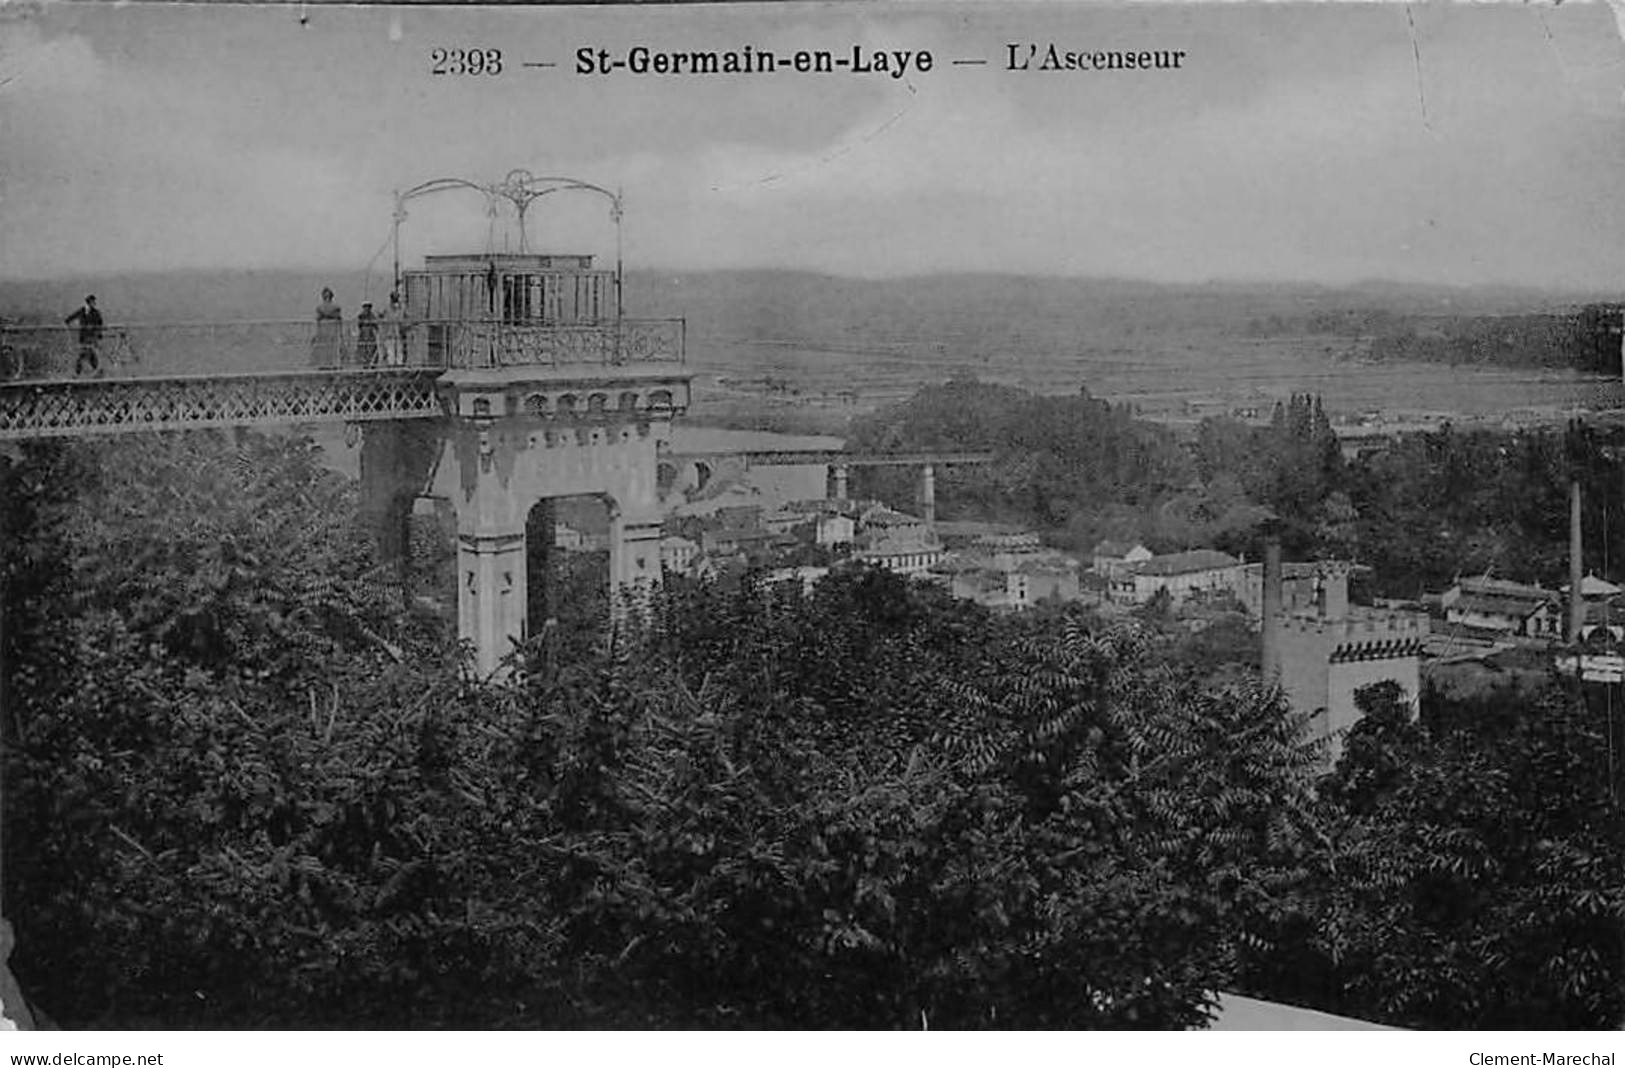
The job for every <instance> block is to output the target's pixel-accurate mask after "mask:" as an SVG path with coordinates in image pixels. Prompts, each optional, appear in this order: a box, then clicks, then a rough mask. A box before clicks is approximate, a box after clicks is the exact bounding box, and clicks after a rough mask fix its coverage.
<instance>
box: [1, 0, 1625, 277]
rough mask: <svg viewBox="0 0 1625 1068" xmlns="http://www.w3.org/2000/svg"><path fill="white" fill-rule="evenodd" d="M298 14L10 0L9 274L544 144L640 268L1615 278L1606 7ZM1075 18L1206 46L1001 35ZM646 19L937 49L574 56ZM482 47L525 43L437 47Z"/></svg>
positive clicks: (1048, 30)
mask: <svg viewBox="0 0 1625 1068" xmlns="http://www.w3.org/2000/svg"><path fill="white" fill-rule="evenodd" d="M305 13H306V14H307V16H308V24H304V25H301V23H300V21H299V15H300V9H299V8H298V7H296V6H278V7H252V6H241V5H225V6H214V7H211V6H184V7H180V6H178V7H165V6H161V5H156V4H151V5H149V4H139V5H126V6H116V7H115V6H108V5H100V4H97V5H89V4H81V5H61V4H57V5H48V6H46V7H44V8H37V9H34V10H33V12H32V13H29V12H27V11H20V10H19V5H18V4H15V3H14V4H10V5H4V6H0V20H3V21H0V81H3V82H4V85H3V87H0V276H5V277H13V278H18V277H24V278H30V277H50V276H57V275H64V274H74V275H87V274H88V275H97V274H106V273H108V272H114V271H131V270H138V269H168V268H192V267H206V268H213V267H219V268H232V267H320V268H332V269H338V270H356V271H359V270H361V269H363V268H364V267H365V265H366V264H367V263H368V261H369V260H371V259H372V258H373V257H374V256H375V255H377V254H378V253H379V252H380V250H381V249H383V248H384V246H385V243H386V239H387V237H388V235H389V228H390V211H391V199H390V192H391V190H393V189H396V188H402V187H407V186H411V185H414V184H416V183H418V182H421V181H423V180H426V179H429V178H435V177H442V176H455V177H466V178H471V179H477V180H494V179H496V178H500V177H501V175H503V174H504V173H506V172H507V171H508V170H510V169H512V168H516V167H525V168H529V169H531V170H532V171H535V172H537V173H563V174H571V175H575V176H578V177H581V178H585V179H588V180H591V181H594V182H598V183H601V184H605V185H610V186H616V185H619V186H621V187H623V188H624V190H625V194H626V197H627V207H628V212H627V217H626V232H625V239H626V253H627V260H628V262H629V264H631V265H634V266H642V267H658V268H668V269H671V268H675V269H700V268H732V267H786V268H800V269H810V270H819V271H828V272H833V273H839V274H855V275H874V276H879V275H898V274H918V273H928V272H933V271H941V270H997V271H1010V272H1024V273H1051V274H1068V275H1114V276H1122V277H1140V278H1151V279H1166V280H1181V281H1186V280H1207V279H1302V280H1316V281H1328V282H1343V281H1351V280H1357V279H1368V278H1383V279H1395V280H1424V281H1432V282H1445V283H1475V282H1506V283H1517V284H1528V285H1540V286H1553V287H1565V286H1566V287H1586V288H1607V287H1614V288H1625V211H1622V209H1621V206H1620V205H1621V202H1622V199H1625V45H1622V44H1621V41H1620V37H1619V35H1618V32H1617V30H1616V28H1615V20H1614V18H1613V16H1612V14H1611V13H1610V11H1609V9H1608V8H1606V7H1604V6H1602V5H1600V4H1572V3H1571V4H1565V5H1563V6H1562V7H1561V8H1556V9H1553V8H1549V7H1543V6H1521V5H1520V6H1512V5H1487V6H1486V5H1417V6H1415V7H1413V8H1410V9H1409V10H1407V8H1405V7H1403V6H1398V5H1392V4H1382V5H1364V4H1350V5H1342V4H1315V5H1310V6H1306V7H1283V6H1273V5H1271V6H1255V5H1245V6H1242V5H1220V4H1201V5H1189V6H1177V5H1134V6H1128V7H1121V6H1103V5H1096V4H1081V3H1080V4H1065V5H1062V4H1054V3H1047V4H1035V5H1031V6H1025V5H1016V4H1008V3H1006V4H999V5H997V6H993V5H981V4H972V3H953V4H936V3H928V2H916V3H909V4H902V5H893V6H885V5H869V4H864V5H856V4H851V5H837V6H819V5H774V6H772V7H756V6H750V5H739V6H722V7H657V8H650V7H638V8H604V7H590V8H573V9H541V8H526V9H520V10H513V9H508V10H498V9H486V10H476V11H468V10H462V11H447V10H427V9H422V8H408V9H387V8H360V9H342V8H325V7H316V6H312V7H310V8H308V9H306V12H305ZM1413 24H1414V34H1413ZM1051 41H1053V42H1055V43H1056V44H1057V45H1058V46H1059V47H1060V48H1062V49H1070V50H1074V51H1093V50H1095V49H1098V48H1124V49H1142V48H1144V49H1183V50H1184V51H1185V52H1186V53H1187V58H1186V60H1185V63H1184V67H1183V69H1182V70H1179V71H1177V72H1174V71H1164V72H1151V73H1147V72H1087V73H1076V72H1074V73H1049V74H1040V73H1032V72H1028V73H1016V72H1010V71H1006V70H1004V69H1002V68H1003V60H1004V56H1005V50H1006V49H1005V46H1006V45H1007V44H1008V43H1011V42H1022V43H1026V42H1032V43H1037V44H1040V45H1043V44H1046V43H1048V42H1051ZM640 43H641V44H647V45H650V46H652V47H655V48H659V49H664V50H685V51H686V50H691V49H702V48H703V49H733V48H740V47H743V46H744V45H746V44H749V45H751V46H753V47H754V48H757V49H764V48H765V49H773V50H776V51H779V52H785V51H790V50H793V49H795V48H812V49H816V48H823V49H830V50H833V51H835V52H837V53H841V54H846V53H849V52H850V50H851V47H852V45H854V44H859V45H862V46H864V47H865V48H881V47H883V48H886V49H910V50H918V49H929V50H931V51H932V52H933V54H934V56H935V59H936V69H934V70H932V71H931V72H929V73H923V74H910V76H908V77H906V78H903V79H892V78H888V77H884V76H861V77H860V76H855V75H850V74H842V75H824V76H812V75H784V74H780V75H776V76H758V77H680V78H679V77H666V78H660V77H656V76H652V75H651V76H646V77H635V76H632V75H628V74H619V75H612V76H608V77H604V76H596V75H595V76H582V75H578V74H576V73H575V71H574V56H575V51H576V49H578V48H581V47H594V48H597V47H604V48H608V49H610V50H611V51H612V52H620V51H623V50H624V49H625V48H627V47H628V46H630V45H633V44H640ZM467 46H480V47H499V48H501V49H502V51H503V54H504V61H505V68H504V73H503V74H501V75H500V76H497V77H454V76H442V77H435V76H432V75H431V74H430V73H429V70H430V50H431V49H432V48H435V47H448V48H453V47H467ZM975 58H981V59H986V60H988V61H989V64H988V65H987V66H985V67H974V66H952V65H950V63H949V61H950V60H952V59H975ZM1418 60H1419V61H1420V62H1418ZM525 61H530V62H538V63H541V62H552V63H557V64H558V66H557V67H555V68H552V69H540V68H532V69H526V68H523V67H521V66H519V64H520V63H522V62H525ZM547 204H548V205H549V206H548V207H547V210H545V211H544V210H542V209H540V208H539V209H538V212H537V214H536V216H535V225H534V226H533V231H532V232H533V235H541V234H543V233H544V232H545V234H546V237H545V238H541V240H540V243H545V244H554V245H561V244H562V245H569V246H574V247H581V248H587V249H589V250H592V249H597V250H603V249H604V248H605V247H606V244H605V242H606V241H607V240H609V239H608V238H606V235H607V234H609V233H611V231H609V229H608V223H607V219H606V217H605V213H604V211H603V209H602V207H601V206H600V205H598V204H595V203H593V202H592V201H590V200H586V199H578V200H573V201H567V199H566V198H563V197H555V198H550V201H549V202H547ZM411 213H412V217H411V219H410V220H409V222H408V223H407V225H406V228H405V233H406V249H407V253H408V258H409V259H410V258H412V257H415V256H419V255H421V254H422V252H423V251H425V250H426V249H432V250H436V251H457V250H462V249H473V250H483V249H485V248H486V247H487V246H488V244H490V245H494V246H495V247H498V248H500V247H501V245H502V242H503V240H504V237H503V232H504V227H503V226H502V225H499V226H497V227H496V228H495V229H494V230H493V227H492V226H491V224H490V223H489V221H488V220H487V218H486V216H485V213H484V208H483V206H482V204H481V203H480V202H479V200H478V198H477V197H464V196H460V195H446V196H443V197H439V198H434V199H426V200H422V201H419V202H417V203H415V204H414V205H413V206H412V208H411ZM507 240H509V241H511V240H512V237H511V236H509V237H508V238H507ZM533 240H536V238H535V237H533ZM387 255H388V254H387V252H385V253H384V257H385V260H386V261H387Z"/></svg>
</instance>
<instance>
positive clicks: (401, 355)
mask: <svg viewBox="0 0 1625 1068" xmlns="http://www.w3.org/2000/svg"><path fill="white" fill-rule="evenodd" d="M405 329H406V312H405V311H403V310H402V309H401V295H400V293H399V292H394V293H391V294H390V295H389V307H387V308H385V309H384V318H383V336H384V366H386V367H400V366H401V365H402V364H404V363H405V362H406V338H405V337H404V336H403V335H404V333H405Z"/></svg>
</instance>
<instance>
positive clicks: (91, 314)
mask: <svg viewBox="0 0 1625 1068" xmlns="http://www.w3.org/2000/svg"><path fill="white" fill-rule="evenodd" d="M62 321H63V322H64V323H67V324H68V325H69V326H72V325H73V324H74V323H78V324H79V358H78V359H76V360H74V362H73V373H74V374H76V375H82V374H84V373H85V369H86V368H89V369H90V373H91V374H93V375H94V374H99V373H100V372H101V361H100V359H99V357H98V355H97V349H98V348H99V347H100V346H101V343H102V313H101V312H100V311H98V310H97V309H96V298H95V297H94V296H89V297H86V298H85V303H84V306H83V307H82V308H80V309H79V310H78V311H76V312H74V313H73V314H72V315H70V316H68V317H67V318H66V319H64V320H62Z"/></svg>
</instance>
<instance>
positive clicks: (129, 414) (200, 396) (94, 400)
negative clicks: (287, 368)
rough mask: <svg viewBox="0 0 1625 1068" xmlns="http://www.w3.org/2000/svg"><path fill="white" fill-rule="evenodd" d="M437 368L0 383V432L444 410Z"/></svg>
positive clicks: (186, 426) (79, 431)
mask: <svg viewBox="0 0 1625 1068" xmlns="http://www.w3.org/2000/svg"><path fill="white" fill-rule="evenodd" d="M438 374H439V372H438V371H434V370H424V369H384V370H349V371H301V372H285V373H281V374H261V375H227V376H185V377H173V378H152V377H149V378H123V379H118V378H109V379H89V378H84V379H68V380H58V381H51V382H20V383H19V382H12V383H0V440H4V439H13V440H15V439H19V438H41V437H70V436H79V435H84V434H116V433H132V432H139V431H149V430H190V429H200V428H204V427H224V426H264V425H287V424H297V423H340V422H342V423H352V422H365V421H368V420H375V419H413V418H430V417H436V416H439V415H441V414H442V412H441V405H440V401H439V399H438V397H437V395H436V392H435V379H436V378H437V377H438Z"/></svg>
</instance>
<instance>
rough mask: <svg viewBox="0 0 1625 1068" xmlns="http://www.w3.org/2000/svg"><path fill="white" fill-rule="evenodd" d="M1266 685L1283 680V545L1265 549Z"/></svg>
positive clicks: (1275, 544)
mask: <svg viewBox="0 0 1625 1068" xmlns="http://www.w3.org/2000/svg"><path fill="white" fill-rule="evenodd" d="M1263 612H1264V621H1263V622H1264V684H1265V685H1266V686H1269V685H1274V684H1275V683H1277V682H1279V681H1280V680H1281V543H1280V542H1279V541H1276V540H1275V539H1274V538H1271V539H1270V540H1269V542H1268V544H1266V545H1265V547H1264V607H1263Z"/></svg>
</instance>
